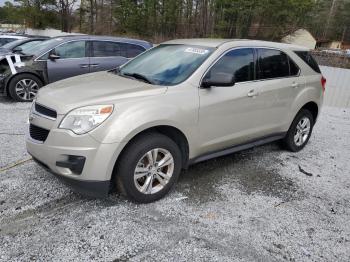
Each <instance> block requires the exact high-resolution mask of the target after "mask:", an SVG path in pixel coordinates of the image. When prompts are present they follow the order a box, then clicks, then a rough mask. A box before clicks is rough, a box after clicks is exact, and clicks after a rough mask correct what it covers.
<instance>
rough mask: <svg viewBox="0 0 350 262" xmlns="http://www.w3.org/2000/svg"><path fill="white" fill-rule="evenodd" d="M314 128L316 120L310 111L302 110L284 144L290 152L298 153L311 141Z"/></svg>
mask: <svg viewBox="0 0 350 262" xmlns="http://www.w3.org/2000/svg"><path fill="white" fill-rule="evenodd" d="M313 126H314V118H313V116H312V114H311V112H310V111H309V110H306V109H302V110H300V111H299V113H298V114H297V115H296V117H295V118H294V120H293V122H292V124H291V126H290V128H289V130H288V132H287V135H286V137H285V138H284V144H285V146H286V147H287V149H289V150H290V151H293V152H297V151H300V150H301V149H303V148H304V147H305V145H306V144H307V142H308V141H309V139H310V136H311V133H312V129H313Z"/></svg>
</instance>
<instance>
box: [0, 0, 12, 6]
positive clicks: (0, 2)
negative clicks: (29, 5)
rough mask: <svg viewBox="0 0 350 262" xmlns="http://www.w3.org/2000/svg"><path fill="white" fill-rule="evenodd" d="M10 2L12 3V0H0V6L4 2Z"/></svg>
mask: <svg viewBox="0 0 350 262" xmlns="http://www.w3.org/2000/svg"><path fill="white" fill-rule="evenodd" d="M7 1H9V2H12V3H13V0H0V6H3V5H4V3H5V2H7Z"/></svg>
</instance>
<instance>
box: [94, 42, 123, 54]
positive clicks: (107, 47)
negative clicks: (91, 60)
mask: <svg viewBox="0 0 350 262" xmlns="http://www.w3.org/2000/svg"><path fill="white" fill-rule="evenodd" d="M121 55H122V51H121V46H120V44H119V43H116V42H107V41H93V42H92V56H93V57H108V56H121Z"/></svg>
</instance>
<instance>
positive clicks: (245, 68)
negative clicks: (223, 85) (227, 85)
mask: <svg viewBox="0 0 350 262" xmlns="http://www.w3.org/2000/svg"><path fill="white" fill-rule="evenodd" d="M212 75H231V76H232V77H233V79H234V81H235V82H236V83H238V82H244V81H250V80H254V54H253V50H252V49H248V48H247V49H237V50H232V51H230V52H228V53H227V54H225V55H224V56H223V57H221V58H220V60H219V61H218V62H216V64H215V65H214V66H213V67H212V68H211V69H210V70H209V72H208V73H207V75H206V76H205V78H210V77H211V76H212Z"/></svg>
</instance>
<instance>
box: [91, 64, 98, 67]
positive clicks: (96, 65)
mask: <svg viewBox="0 0 350 262" xmlns="http://www.w3.org/2000/svg"><path fill="white" fill-rule="evenodd" d="M90 66H91V67H99V66H100V64H91V65H90Z"/></svg>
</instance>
